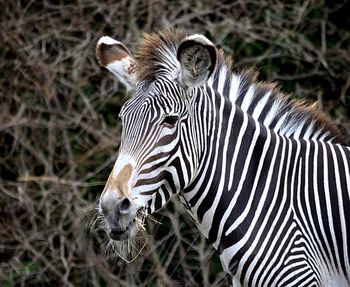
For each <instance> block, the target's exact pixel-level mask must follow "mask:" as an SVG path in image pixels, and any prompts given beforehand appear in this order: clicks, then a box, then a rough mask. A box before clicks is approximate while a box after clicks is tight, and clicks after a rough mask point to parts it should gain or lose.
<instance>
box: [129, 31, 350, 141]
mask: <svg viewBox="0 0 350 287" xmlns="http://www.w3.org/2000/svg"><path fill="white" fill-rule="evenodd" d="M185 37H186V33H185V32H184V31H183V30H165V31H162V32H160V33H152V34H145V35H144V38H143V40H141V43H140V45H139V49H138V52H137V55H136V58H137V60H138V63H139V69H138V78H139V80H140V81H142V82H144V83H146V84H147V83H151V82H153V81H154V80H155V79H156V78H158V77H161V76H164V75H165V76H170V77H173V76H174V75H175V74H176V71H177V70H178V69H179V62H178V61H177V58H176V52H177V48H178V46H179V44H180V43H181V40H182V39H184V38H185ZM231 68H232V60H231V57H229V56H225V55H224V53H223V51H222V50H221V49H217V63H216V68H215V71H214V73H213V74H212V75H211V77H210V79H209V81H208V84H209V85H210V86H213V87H214V88H216V89H217V90H218V92H219V93H220V94H222V95H224V96H226V97H228V98H229V99H230V100H231V101H232V102H233V103H235V104H236V105H238V106H240V107H241V109H242V110H243V111H245V112H247V113H248V114H250V115H251V116H252V117H253V118H254V119H256V120H257V121H259V122H260V123H262V124H263V125H265V126H266V127H268V128H270V129H272V130H274V131H275V132H277V133H278V134H281V135H285V136H287V137H291V138H303V139H317V140H322V141H328V142H332V143H340V144H344V143H345V140H344V139H343V137H342V136H341V134H340V131H339V129H338V127H337V125H336V124H334V123H333V122H332V120H331V119H330V118H328V117H327V116H326V115H325V114H324V113H322V112H321V111H320V110H319V109H318V106H317V103H314V104H312V105H309V104H306V103H305V102H303V101H300V100H295V99H291V97H289V96H287V95H285V94H283V93H282V92H281V91H280V90H279V89H278V88H277V87H276V85H275V84H273V83H265V82H259V81H257V73H256V71H254V70H253V69H250V70H245V71H243V72H241V73H239V74H235V73H232V70H231Z"/></svg>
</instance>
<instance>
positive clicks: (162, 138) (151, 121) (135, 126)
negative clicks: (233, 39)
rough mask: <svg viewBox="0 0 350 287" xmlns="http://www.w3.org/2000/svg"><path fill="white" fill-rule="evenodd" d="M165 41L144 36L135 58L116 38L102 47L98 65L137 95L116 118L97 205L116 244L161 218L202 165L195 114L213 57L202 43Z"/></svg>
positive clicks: (213, 52) (183, 39)
mask: <svg viewBox="0 0 350 287" xmlns="http://www.w3.org/2000/svg"><path fill="white" fill-rule="evenodd" d="M167 37H168V35H167V33H166V32H164V33H163V34H159V35H153V36H150V35H148V36H146V38H145V40H144V43H143V45H142V46H141V47H140V49H139V51H138V54H137V56H136V57H133V56H132V55H131V53H130V52H129V50H128V49H127V48H126V46H125V45H124V44H122V43H121V42H119V41H116V40H114V39H112V38H109V37H102V38H101V39H100V40H99V41H98V43H97V47H96V55H97V59H98V62H99V63H100V65H101V66H103V67H105V68H107V69H108V70H109V71H111V72H112V73H113V74H114V75H116V76H117V78H118V79H119V80H120V81H121V82H122V83H123V84H124V85H125V86H126V87H127V89H128V90H129V91H130V93H131V95H132V97H131V98H130V99H129V100H128V101H127V102H126V103H125V104H124V105H123V107H122V109H121V112H120V114H119V118H120V119H121V121H122V125H123V130H122V136H121V145H120V151H119V156H118V158H117V160H116V162H115V165H114V167H113V170H112V172H111V174H110V176H109V178H108V181H107V183H106V185H105V188H104V190H103V192H102V194H101V196H100V204H99V208H100V212H101V213H102V214H103V216H104V218H105V221H106V227H107V231H108V233H109V236H110V238H111V239H114V240H125V239H128V238H130V237H133V236H135V235H136V234H137V224H136V223H135V222H137V220H138V219H140V218H141V217H142V214H145V213H147V214H149V213H153V212H155V211H156V210H159V209H160V208H161V207H163V206H164V205H165V204H166V203H167V202H168V200H169V199H170V198H171V196H172V195H174V194H178V193H179V192H180V191H181V190H183V189H184V188H185V187H186V186H188V185H189V183H190V182H191V181H192V180H193V178H194V175H195V173H196V168H197V167H198V164H199V160H200V152H201V151H200V149H199V148H198V146H196V144H198V141H200V135H199V134H198V127H196V128H197V130H196V128H194V127H195V122H196V121H198V119H196V118H197V117H198V116H200V115H198V114H196V113H195V112H194V109H195V108H194V107H195V106H196V102H197V101H198V97H197V96H196V95H197V94H198V93H199V91H200V87H201V86H203V85H204V84H205V83H206V81H207V80H208V78H209V77H210V75H211V73H212V72H213V70H214V68H215V62H216V49H215V47H214V46H213V44H212V43H211V42H210V41H209V40H208V39H207V38H205V37H204V36H202V35H193V36H189V37H186V36H185V35H184V34H182V33H180V34H179V35H177V37H178V38H179V39H178V40H179V41H178V43H177V44H175V43H174V42H171V41H169V39H168V38H167Z"/></svg>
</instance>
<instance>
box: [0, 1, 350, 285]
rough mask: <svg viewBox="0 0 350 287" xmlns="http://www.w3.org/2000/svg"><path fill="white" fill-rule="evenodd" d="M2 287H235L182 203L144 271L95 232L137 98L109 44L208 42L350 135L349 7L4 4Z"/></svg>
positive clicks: (142, 262)
mask: <svg viewBox="0 0 350 287" xmlns="http://www.w3.org/2000/svg"><path fill="white" fill-rule="evenodd" d="M0 8H1V11H2V12H1V13H0V22H1V27H2V29H1V30H0V36H1V41H0V75H1V76H0V83H1V84H0V147H1V148H0V285H1V286H228V284H229V283H228V281H227V278H226V277H225V275H224V274H223V272H222V270H221V267H220V263H219V260H218V258H217V257H216V256H212V255H213V254H214V251H213V250H212V248H211V247H209V246H208V243H207V242H206V240H205V239H204V238H203V237H202V236H201V235H200V234H199V232H198V231H197V229H196V228H195V227H194V226H193V224H192V223H191V222H190V220H189V219H188V217H187V216H186V215H185V213H184V211H183V208H182V207H181V205H180V204H179V203H178V202H177V201H176V200H174V201H173V202H172V203H171V204H170V205H169V206H168V208H167V209H164V210H163V211H161V212H160V213H159V215H156V218H157V220H158V221H160V222H162V224H155V225H154V224H153V225H152V224H150V226H149V232H150V233H151V234H152V237H151V239H150V242H149V244H148V247H147V249H146V250H145V251H144V254H143V256H141V257H139V258H138V259H137V260H136V261H135V262H133V263H131V264H126V263H124V262H123V261H122V260H121V259H119V258H118V257H116V258H106V257H105V256H104V255H103V250H102V249H103V241H105V240H106V238H105V235H104V234H101V232H95V233H93V234H91V235H87V234H86V232H85V225H87V222H88V221H89V214H90V213H91V210H93V209H94V208H96V205H97V199H98V196H99V194H100V192H101V190H102V189H103V185H104V182H105V180H106V178H107V176H108V173H109V171H110V170H111V168H112V166H113V163H114V160H115V159H116V156H117V150H118V145H119V136H120V125H119V123H118V122H117V120H116V116H117V114H118V112H119V109H120V107H121V105H122V103H123V101H125V99H126V97H127V95H126V94H125V90H124V88H123V87H121V85H119V83H118V82H117V81H116V80H114V79H113V77H112V76H111V75H109V74H108V73H107V72H106V71H102V70H101V69H100V68H99V67H98V65H97V63H96V60H95V57H94V49H95V44H96V41H97V40H98V38H99V37H100V36H102V35H104V34H107V35H110V36H112V37H115V38H118V39H120V40H122V41H123V42H124V43H125V44H126V45H127V46H128V47H130V48H131V50H135V48H136V47H137V42H138V40H139V38H140V37H141V36H142V34H143V32H151V31H154V30H158V29H160V28H163V27H165V28H176V27H182V28H185V29H186V30H187V31H188V33H194V32H195V33H204V34H205V35H206V36H208V37H209V38H210V39H212V40H213V42H215V43H216V44H217V45H218V46H220V47H221V48H222V49H224V50H225V51H226V52H227V53H228V54H232V55H233V58H234V66H233V68H234V70H236V71H239V70H242V69H244V68H246V67H251V66H255V67H256V68H257V69H258V70H259V72H260V80H268V81H277V82H278V83H279V84H280V86H281V87H282V90H283V91H285V92H287V93H292V94H293V95H294V96H296V97H299V98H302V99H305V100H307V101H316V100H317V101H318V102H319V105H320V109H322V110H323V111H324V112H326V113H328V114H329V115H330V116H331V117H333V119H334V121H336V122H337V123H338V124H339V125H340V126H341V128H342V129H343V130H344V133H346V134H349V131H350V125H349V123H350V122H349V117H350V109H349V106H350V97H349V86H350V71H349V66H350V39H349V38H350V32H349V30H350V18H349V17H348V11H350V4H349V2H348V1H345V0H344V1H320V0H309V1H278V0H274V1H271V0H262V1H252V0H247V1H233V2H232V1H184V0H178V1H164V0H159V1H156V0H148V1H141V0H138V1H127V0H122V1H96V0H94V1H92V0H83V1H68V0H57V1H49V0H41V1H21V0H13V1H2V2H1V3H0Z"/></svg>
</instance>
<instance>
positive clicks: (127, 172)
mask: <svg viewBox="0 0 350 287" xmlns="http://www.w3.org/2000/svg"><path fill="white" fill-rule="evenodd" d="M131 172H132V166H131V164H127V165H126V166H124V167H123V169H122V170H121V171H120V172H119V174H118V176H117V177H116V178H115V177H113V175H112V173H113V171H112V173H111V174H110V175H109V177H108V180H107V183H106V186H105V189H104V190H105V191H106V190H110V189H112V190H116V191H118V192H120V194H119V197H127V196H128V181H129V179H130V176H131Z"/></svg>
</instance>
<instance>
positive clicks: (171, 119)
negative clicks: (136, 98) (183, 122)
mask: <svg viewBox="0 0 350 287" xmlns="http://www.w3.org/2000/svg"><path fill="white" fill-rule="evenodd" d="M178 120H179V116H176V115H172V116H171V115H166V116H165V117H164V119H163V120H162V124H166V125H169V126H173V125H175V124H176V123H177V121H178Z"/></svg>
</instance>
